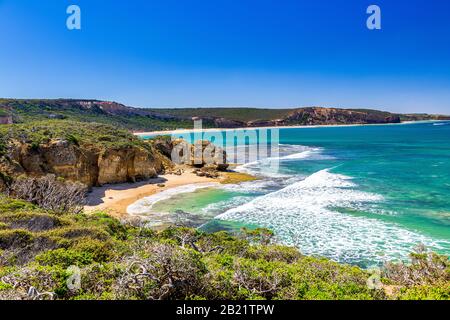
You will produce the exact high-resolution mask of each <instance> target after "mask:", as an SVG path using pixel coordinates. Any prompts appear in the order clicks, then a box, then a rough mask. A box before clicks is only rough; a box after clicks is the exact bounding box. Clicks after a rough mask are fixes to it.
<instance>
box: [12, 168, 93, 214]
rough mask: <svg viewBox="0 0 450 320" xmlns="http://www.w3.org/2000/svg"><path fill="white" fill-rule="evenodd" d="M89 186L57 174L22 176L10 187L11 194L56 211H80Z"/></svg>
mask: <svg viewBox="0 0 450 320" xmlns="http://www.w3.org/2000/svg"><path fill="white" fill-rule="evenodd" d="M86 192H87V188H86V186H85V185H83V184H81V183H78V182H71V181H63V180H60V179H58V178H56V176H55V175H46V176H43V177H38V178H36V177H26V176H21V177H18V178H17V179H15V180H14V181H13V183H12V184H11V186H10V187H9V194H10V195H11V196H13V197H15V198H18V199H22V200H25V201H29V202H31V203H33V204H35V205H37V206H39V207H41V208H43V209H45V210H50V211H53V212H56V213H80V212H81V211H82V210H83V204H84V202H85V197H86Z"/></svg>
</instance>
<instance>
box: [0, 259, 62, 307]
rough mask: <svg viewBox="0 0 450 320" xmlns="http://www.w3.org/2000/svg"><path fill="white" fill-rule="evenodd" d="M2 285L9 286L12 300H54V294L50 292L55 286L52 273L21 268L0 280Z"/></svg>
mask: <svg viewBox="0 0 450 320" xmlns="http://www.w3.org/2000/svg"><path fill="white" fill-rule="evenodd" d="M0 281H1V282H3V283H4V284H7V285H10V286H11V287H12V289H13V290H14V291H11V293H10V294H12V293H13V296H14V297H11V298H12V299H22V300H54V299H56V294H55V293H54V292H52V291H51V290H52V289H53V288H55V287H56V286H57V284H58V283H57V282H56V280H55V277H54V275H53V274H52V273H50V272H46V271H44V270H40V269H35V268H28V267H24V268H21V269H19V270H17V271H15V272H14V273H10V274H8V275H5V276H3V277H1V278H0Z"/></svg>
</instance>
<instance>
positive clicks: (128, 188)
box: [84, 171, 219, 218]
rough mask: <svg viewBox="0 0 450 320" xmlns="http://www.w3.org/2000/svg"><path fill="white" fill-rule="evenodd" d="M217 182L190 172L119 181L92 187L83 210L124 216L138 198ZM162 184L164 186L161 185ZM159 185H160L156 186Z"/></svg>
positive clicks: (119, 216)
mask: <svg viewBox="0 0 450 320" xmlns="http://www.w3.org/2000/svg"><path fill="white" fill-rule="evenodd" d="M205 182H218V183H219V180H218V179H212V178H206V177H199V176H197V175H195V174H194V173H192V172H188V171H186V172H184V173H183V174H182V175H175V174H167V175H160V176H158V177H157V178H154V179H150V180H147V181H142V182H136V183H121V184H114V185H105V186H102V187H97V188H93V190H92V192H91V193H89V195H88V200H87V205H86V206H85V207H84V210H85V212H88V213H89V212H94V211H105V212H107V213H109V214H110V215H112V216H114V217H117V218H124V217H125V216H126V214H127V207H128V206H129V205H130V204H132V203H134V202H136V201H137V200H139V199H142V198H144V197H148V196H150V195H153V194H155V193H158V192H161V191H164V190H167V189H170V188H175V187H178V186H182V185H187V184H197V183H205ZM162 184H163V185H164V186H162ZM158 185H160V186H158Z"/></svg>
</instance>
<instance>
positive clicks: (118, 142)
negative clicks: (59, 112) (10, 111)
mask: <svg viewBox="0 0 450 320" xmlns="http://www.w3.org/2000/svg"><path fill="white" fill-rule="evenodd" d="M10 139H14V140H18V141H21V142H24V143H28V144H32V145H35V146H37V145H39V144H43V143H47V142H48V141H50V140H51V139H65V140H68V141H70V142H72V143H74V144H77V145H89V146H96V147H99V148H113V147H114V148H120V147H127V146H142V147H146V146H147V144H146V143H145V142H143V141H142V140H141V139H138V138H136V136H135V135H133V134H131V133H130V132H129V131H127V130H123V129H122V130H121V129H118V128H115V127H113V126H110V125H107V124H102V123H95V122H76V121H69V120H45V121H30V122H26V123H19V124H12V125H2V126H0V146H2V145H3V146H4V145H5V144H6V141H7V140H10ZM0 150H1V149H0Z"/></svg>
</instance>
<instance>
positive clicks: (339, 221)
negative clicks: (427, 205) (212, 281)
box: [216, 169, 446, 264]
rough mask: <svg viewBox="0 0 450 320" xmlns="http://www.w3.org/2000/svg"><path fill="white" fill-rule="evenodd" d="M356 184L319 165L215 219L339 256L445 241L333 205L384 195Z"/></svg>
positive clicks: (377, 254) (374, 254) (380, 256)
mask: <svg viewBox="0 0 450 320" xmlns="http://www.w3.org/2000/svg"><path fill="white" fill-rule="evenodd" d="M356 187H357V185H356V184H355V183H354V182H353V181H352V179H351V178H350V177H348V176H345V175H340V174H335V173H331V172H330V170H329V169H326V170H321V171H318V172H316V173H314V174H312V175H311V176H309V177H307V178H306V179H304V180H302V181H299V182H296V183H293V184H291V185H289V186H287V187H285V188H283V189H281V190H278V191H275V192H272V193H269V194H266V195H263V196H260V197H258V198H255V199H254V200H252V201H250V202H248V203H245V204H243V205H241V206H239V207H236V208H233V209H230V210H228V211H226V212H225V213H223V214H221V215H219V216H217V217H216V219H222V220H233V221H239V222H245V223H251V224H256V225H260V226H263V227H267V228H270V229H272V230H273V231H274V232H275V235H276V238H277V240H278V241H280V242H282V243H284V244H287V245H293V246H297V247H298V248H299V249H300V250H301V251H302V252H303V253H305V254H310V255H320V256H326V257H329V258H331V259H333V260H336V261H340V262H349V263H359V264H364V263H365V262H366V261H379V262H381V261H383V260H392V259H404V258H405V257H406V256H407V254H408V253H409V252H410V251H411V249H412V247H413V246H414V245H416V244H417V243H419V242H421V243H424V244H426V245H430V246H433V247H434V248H439V247H440V246H441V245H446V244H445V243H438V242H436V241H433V240H432V239H430V238H428V237H425V236H423V235H420V234H418V233H415V232H413V231H409V230H406V229H404V228H401V227H399V226H397V225H395V224H392V223H388V222H383V221H380V220H377V219H372V218H367V217H366V216H365V217H360V216H357V215H350V214H343V213H340V212H338V211H337V210H336V208H347V209H354V210H365V209H366V208H367V207H368V206H370V204H373V203H376V202H380V201H383V197H382V196H380V195H378V194H374V193H368V192H363V191H358V190H356Z"/></svg>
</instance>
